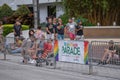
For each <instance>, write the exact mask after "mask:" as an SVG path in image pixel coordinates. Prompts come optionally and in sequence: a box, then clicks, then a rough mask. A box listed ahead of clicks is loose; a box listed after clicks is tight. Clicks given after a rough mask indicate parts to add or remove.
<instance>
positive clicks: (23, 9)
mask: <svg viewBox="0 0 120 80" xmlns="http://www.w3.org/2000/svg"><path fill="white" fill-rule="evenodd" d="M27 14H30V10H29V9H28V7H27V6H25V5H22V6H20V7H19V8H18V9H17V10H16V11H15V12H14V14H13V15H17V16H23V15H27Z"/></svg>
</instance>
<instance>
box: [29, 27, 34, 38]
mask: <svg viewBox="0 0 120 80" xmlns="http://www.w3.org/2000/svg"><path fill="white" fill-rule="evenodd" d="M34 35H35V32H34V30H33V29H31V30H29V37H31V36H34Z"/></svg>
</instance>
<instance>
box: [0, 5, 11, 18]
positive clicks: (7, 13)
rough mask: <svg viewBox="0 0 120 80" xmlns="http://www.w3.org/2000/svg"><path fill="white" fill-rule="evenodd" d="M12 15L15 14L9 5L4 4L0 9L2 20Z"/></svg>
mask: <svg viewBox="0 0 120 80" xmlns="http://www.w3.org/2000/svg"><path fill="white" fill-rule="evenodd" d="M12 14H13V11H12V9H11V8H10V7H9V6H8V5H7V4H3V5H2V6H1V7H0V18H3V17H8V16H11V15H12Z"/></svg>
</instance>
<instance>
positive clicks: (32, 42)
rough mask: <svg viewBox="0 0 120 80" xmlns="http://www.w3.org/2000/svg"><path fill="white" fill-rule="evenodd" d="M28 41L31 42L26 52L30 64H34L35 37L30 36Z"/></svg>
mask: <svg viewBox="0 0 120 80" xmlns="http://www.w3.org/2000/svg"><path fill="white" fill-rule="evenodd" d="M30 40H31V45H30V48H28V50H27V52H28V55H29V56H30V58H31V59H32V60H31V61H30V63H34V62H35V58H36V48H37V43H36V38H35V36H31V37H30Z"/></svg>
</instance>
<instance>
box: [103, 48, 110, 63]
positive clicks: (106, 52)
mask: <svg viewBox="0 0 120 80" xmlns="http://www.w3.org/2000/svg"><path fill="white" fill-rule="evenodd" d="M108 53H109V50H108V49H105V51H104V54H103V57H102V60H101V61H102V62H103V61H104V60H105V57H106V56H107V55H108Z"/></svg>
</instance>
